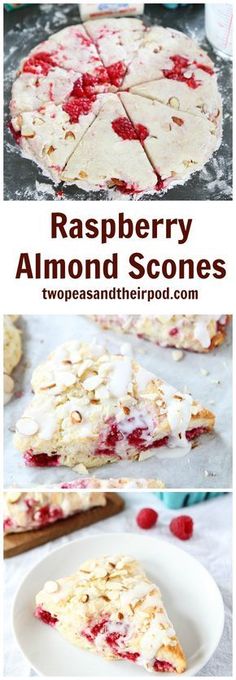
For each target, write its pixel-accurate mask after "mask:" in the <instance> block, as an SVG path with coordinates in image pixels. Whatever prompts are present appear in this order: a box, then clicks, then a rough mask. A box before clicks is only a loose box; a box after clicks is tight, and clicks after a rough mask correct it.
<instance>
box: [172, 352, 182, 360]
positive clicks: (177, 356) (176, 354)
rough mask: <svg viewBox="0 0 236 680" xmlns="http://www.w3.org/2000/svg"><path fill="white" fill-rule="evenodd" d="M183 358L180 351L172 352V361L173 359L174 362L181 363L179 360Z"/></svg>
mask: <svg viewBox="0 0 236 680" xmlns="http://www.w3.org/2000/svg"><path fill="white" fill-rule="evenodd" d="M183 358H184V353H183V351H182V349H174V350H173V352H172V359H174V361H181V359H183Z"/></svg>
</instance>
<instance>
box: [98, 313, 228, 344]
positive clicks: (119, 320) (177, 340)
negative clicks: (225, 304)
mask: <svg viewBox="0 0 236 680" xmlns="http://www.w3.org/2000/svg"><path fill="white" fill-rule="evenodd" d="M92 318H93V319H94V320H95V321H96V322H97V323H98V324H99V326H101V328H103V329H105V330H108V329H109V330H114V331H118V332H119V333H131V334H132V335H136V336H137V337H139V338H143V339H145V340H150V341H151V342H154V343H155V344H156V345H161V347H176V348H177V349H186V350H190V351H192V352H210V351H211V350H213V349H215V347H219V346H220V345H222V343H223V342H224V341H225V339H226V333H227V325H228V323H229V316H227V314H221V315H218V316H217V315H215V316H209V315H207V314H172V315H169V316H167V315H162V316H160V315H159V316H145V315H141V314H126V315H125V314H123V315H118V314H110V315H109V314H106V315H94V316H93V317H92Z"/></svg>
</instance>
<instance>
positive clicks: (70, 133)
mask: <svg viewBox="0 0 236 680" xmlns="http://www.w3.org/2000/svg"><path fill="white" fill-rule="evenodd" d="M65 139H75V135H74V133H73V132H72V131H71V130H68V131H67V132H66V134H65Z"/></svg>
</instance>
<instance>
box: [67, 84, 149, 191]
mask: <svg viewBox="0 0 236 680" xmlns="http://www.w3.org/2000/svg"><path fill="white" fill-rule="evenodd" d="M103 97H104V104H103V105H102V107H101V109H100V112H99V114H98V116H97V118H96V120H95V121H94V123H93V124H92V125H91V127H90V128H89V130H88V131H87V133H86V134H85V135H84V137H83V139H82V140H81V142H80V144H79V145H78V146H77V148H76V150H75V152H74V153H73V154H72V156H71V158H70V160H69V162H68V163H67V165H66V167H65V170H64V172H63V173H62V179H63V180H65V181H67V182H73V183H74V182H76V184H78V186H79V187H81V188H82V189H83V188H84V189H92V188H94V189H95V188H97V187H98V186H99V187H100V188H101V189H106V188H107V187H116V188H118V190H119V191H121V192H122V193H127V194H129V193H132V194H134V193H138V192H141V191H145V190H147V189H154V187H155V185H156V182H157V178H156V175H155V172H154V171H153V169H152V166H151V164H150V163H149V160H148V158H147V157H146V154H145V152H144V150H143V148H142V145H141V143H140V141H139V139H138V136H137V132H136V131H135V129H134V127H133V125H132V124H131V122H130V121H129V119H128V118H127V116H126V113H125V110H124V108H123V106H122V104H121V102H120V100H119V98H118V97H117V96H116V95H115V94H106V95H103ZM145 101H148V100H145Z"/></svg>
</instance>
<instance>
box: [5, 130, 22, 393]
mask: <svg viewBox="0 0 236 680" xmlns="http://www.w3.org/2000/svg"><path fill="white" fill-rule="evenodd" d="M7 127H8V128H9V130H10V132H11V134H12V136H13V137H14V140H15V142H16V143H17V144H20V139H21V132H20V131H19V130H15V128H14V127H13V125H12V123H11V122H9V123H8V124H7ZM15 396H16V395H15Z"/></svg>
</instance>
